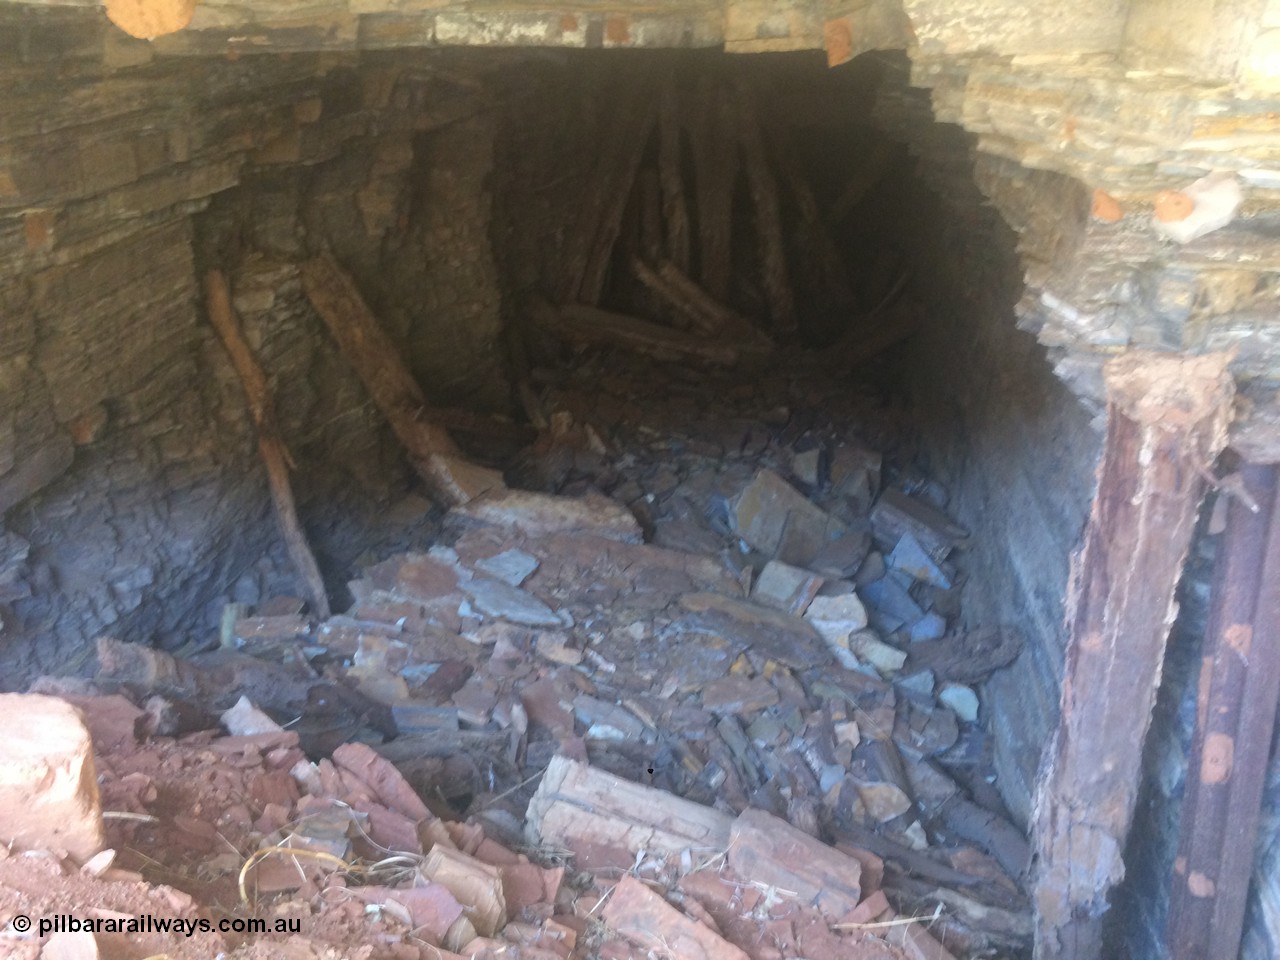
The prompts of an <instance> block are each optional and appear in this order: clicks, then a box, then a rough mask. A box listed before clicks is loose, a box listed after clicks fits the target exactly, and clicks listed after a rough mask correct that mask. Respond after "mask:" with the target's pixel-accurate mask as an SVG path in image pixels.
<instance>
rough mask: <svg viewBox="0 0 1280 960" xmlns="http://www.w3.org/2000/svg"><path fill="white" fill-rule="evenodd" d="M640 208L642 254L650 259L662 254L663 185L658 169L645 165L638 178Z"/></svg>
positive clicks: (637, 191)
mask: <svg viewBox="0 0 1280 960" xmlns="http://www.w3.org/2000/svg"><path fill="white" fill-rule="evenodd" d="M636 193H637V199H638V200H639V208H640V244H639V246H640V254H641V256H643V257H645V258H646V259H648V260H657V259H658V257H660V256H661V255H662V247H663V238H662V185H661V183H660V182H659V180H658V171H657V170H655V169H654V168H653V167H644V168H643V169H641V171H640V175H639V177H638V178H637V179H636Z"/></svg>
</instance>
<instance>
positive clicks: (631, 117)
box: [561, 72, 657, 306]
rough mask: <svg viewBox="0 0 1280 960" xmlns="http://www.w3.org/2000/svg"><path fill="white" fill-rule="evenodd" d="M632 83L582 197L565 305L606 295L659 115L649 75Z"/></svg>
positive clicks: (572, 239) (570, 245) (596, 300)
mask: <svg viewBox="0 0 1280 960" xmlns="http://www.w3.org/2000/svg"><path fill="white" fill-rule="evenodd" d="M632 83H633V85H632V88H631V89H630V90H629V91H627V92H626V94H624V95H623V97H622V101H621V103H619V104H618V107H617V109H616V110H615V111H613V112H612V113H611V114H610V116H611V118H612V121H613V122H612V125H611V126H610V127H609V128H608V129H606V130H605V131H604V132H603V139H602V147H601V151H600V154H599V156H598V157H597V158H596V164H595V169H594V172H593V174H592V178H591V186H590V189H589V191H588V192H587V194H586V196H584V197H582V199H581V206H580V208H579V211H578V223H577V228H576V230H575V232H574V235H573V236H571V237H570V238H569V240H568V242H567V243H566V247H567V252H566V254H565V279H564V284H563V288H562V290H561V293H562V296H561V299H562V300H565V301H576V302H579V303H585V304H589V305H592V306H594V305H595V304H597V303H599V302H600V297H601V294H603V293H604V286H605V280H606V279H607V277H608V272H609V261H610V259H611V257H612V256H613V245H614V243H615V242H616V241H617V239H618V233H619V231H620V230H621V229H622V217H623V214H624V213H625V212H626V209H627V200H628V199H629V198H630V196H631V188H632V185H633V184H634V183H635V179H636V172H637V171H638V170H639V168H640V161H641V160H642V159H643V157H644V148H645V144H646V143H647V142H648V140H649V136H650V134H651V133H652V131H653V124H654V120H655V117H656V115H657V104H656V101H655V98H654V96H653V90H652V89H651V86H652V85H651V83H650V82H649V80H648V74H647V73H644V72H641V73H639V74H638V75H637V76H635V77H633V78H632Z"/></svg>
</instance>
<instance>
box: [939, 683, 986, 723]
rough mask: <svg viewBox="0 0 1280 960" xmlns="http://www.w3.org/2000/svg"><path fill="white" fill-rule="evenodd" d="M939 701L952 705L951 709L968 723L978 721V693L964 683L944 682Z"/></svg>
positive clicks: (948, 705)
mask: <svg viewBox="0 0 1280 960" xmlns="http://www.w3.org/2000/svg"><path fill="white" fill-rule="evenodd" d="M938 701H939V702H940V703H942V704H943V706H946V707H950V708H951V711H952V712H953V713H954V714H955V715H956V716H957V717H959V718H960V719H961V720H963V721H965V722H966V723H976V722H977V721H978V706H979V704H978V695H977V694H976V693H974V692H973V689H972V688H971V687H966V686H965V685H964V684H962V683H947V684H943V687H942V689H941V690H940V691H939V692H938Z"/></svg>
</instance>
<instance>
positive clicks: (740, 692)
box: [702, 676, 778, 714]
mask: <svg viewBox="0 0 1280 960" xmlns="http://www.w3.org/2000/svg"><path fill="white" fill-rule="evenodd" d="M777 702H778V691H777V690H775V689H774V687H773V684H771V683H770V682H769V681H768V680H765V679H764V678H763V677H741V676H729V677H722V678H721V679H719V680H713V681H712V682H711V683H709V684H707V685H706V687H705V688H704V689H703V691H702V706H703V708H704V709H706V710H710V711H711V712H712V713H719V714H723V713H736V714H751V713H757V712H759V711H761V710H764V709H766V708H768V707H771V706H773V705H774V704H775V703H777Z"/></svg>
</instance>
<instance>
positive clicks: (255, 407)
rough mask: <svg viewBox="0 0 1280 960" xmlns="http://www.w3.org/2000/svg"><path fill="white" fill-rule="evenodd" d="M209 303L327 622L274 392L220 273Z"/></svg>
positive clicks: (279, 515) (208, 284)
mask: <svg viewBox="0 0 1280 960" xmlns="http://www.w3.org/2000/svg"><path fill="white" fill-rule="evenodd" d="M204 293H205V301H206V303H207V305H208V308H209V320H210V322H211V323H212V324H213V328H214V329H215V330H216V331H217V332H218V336H219V337H220V338H221V339H222V345H223V347H225V348H226V351H227V354H228V356H230V357H231V363H232V365H233V366H234V367H235V368H236V374H237V375H238V376H239V377H240V385H241V386H242V387H243V388H244V396H245V401H246V402H247V403H248V404H249V416H250V418H251V419H252V420H253V429H254V432H255V433H256V434H257V435H258V455H259V456H260V457H262V462H263V464H265V465H266V468H267V483H268V484H269V485H270V487H271V502H272V504H274V505H275V510H276V521H277V522H278V523H279V524H280V535H281V536H282V537H284V545H285V549H287V550H288V551H289V559H290V561H292V563H293V567H294V569H295V570H296V571H297V572H298V576H299V577H300V578H301V580H302V583H303V586H304V587H305V588H306V592H307V599H308V600H310V601H311V609H312V611H313V612H314V613H315V615H316V616H317V617H319V618H320V619H321V620H327V619H328V618H329V613H330V610H329V596H328V594H327V593H325V589H324V577H322V576H321V575H320V567H319V566H318V565H317V564H316V558H315V555H314V554H312V552H311V547H310V546H308V545H307V535H306V533H304V532H303V530H302V524H301V523H300V522H299V521H298V510H297V507H296V506H295V504H294V501H293V488H292V487H291V486H290V484H289V454H288V451H287V450H286V449H285V445H284V441H283V440H281V439H280V432H279V431H278V430H277V429H276V415H275V405H274V404H273V403H272V401H271V388H270V386H268V384H267V376H266V374H265V373H263V372H262V367H261V366H259V365H258V361H257V358H255V357H254V355H253V350H252V349H250V347H249V344H248V342H247V341H246V340H245V339H244V334H243V333H241V332H240V322H239V320H237V319H236V314H235V309H234V308H233V307H232V306H231V292H230V290H229V289H228V287H227V278H226V277H225V276H223V274H222V271H220V270H210V271H209V272H208V273H206V274H205V278H204Z"/></svg>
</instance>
